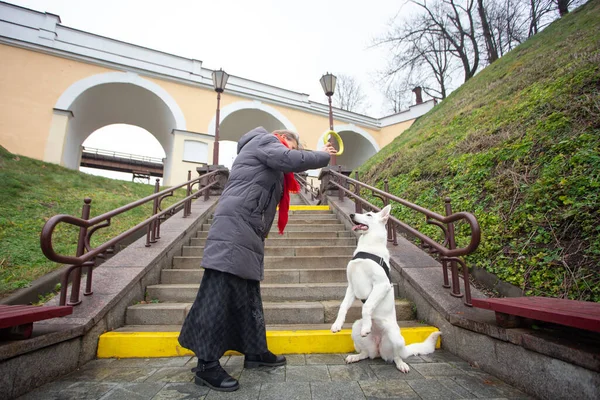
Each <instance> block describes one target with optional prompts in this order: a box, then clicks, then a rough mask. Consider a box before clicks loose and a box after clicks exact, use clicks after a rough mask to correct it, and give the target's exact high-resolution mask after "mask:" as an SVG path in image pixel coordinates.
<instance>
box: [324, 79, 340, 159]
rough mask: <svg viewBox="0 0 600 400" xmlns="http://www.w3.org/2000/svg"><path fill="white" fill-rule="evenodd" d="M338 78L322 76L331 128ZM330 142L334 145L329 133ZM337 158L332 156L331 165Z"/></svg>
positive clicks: (331, 126) (331, 128)
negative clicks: (332, 103) (332, 97)
mask: <svg viewBox="0 0 600 400" xmlns="http://www.w3.org/2000/svg"><path fill="white" fill-rule="evenodd" d="M336 80H337V78H336V76H335V75H333V74H330V73H329V72H328V73H326V74H325V75H323V76H322V77H321V86H322V87H323V92H325V96H327V100H328V101H329V130H331V131H332V130H333V109H332V107H331V96H333V93H334V92H335V82H336ZM329 143H330V144H331V145H332V146H333V143H332V142H331V135H329ZM335 164H336V160H335V156H333V155H332V156H331V165H335Z"/></svg>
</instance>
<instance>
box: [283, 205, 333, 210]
mask: <svg viewBox="0 0 600 400" xmlns="http://www.w3.org/2000/svg"><path fill="white" fill-rule="evenodd" d="M277 209H278V210H279V207H277ZM329 209H330V208H329V206H308V205H307V206H301V205H296V206H290V211H323V210H325V211H326V210H329Z"/></svg>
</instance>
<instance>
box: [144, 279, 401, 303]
mask: <svg viewBox="0 0 600 400" xmlns="http://www.w3.org/2000/svg"><path fill="white" fill-rule="evenodd" d="M199 287H200V284H199V283H197V284H170V285H166V284H165V285H162V284H161V285H151V286H148V287H147V288H146V290H147V293H148V298H149V299H158V300H159V301H161V302H166V303H189V302H192V301H194V299H195V298H196V294H197V292H198V288H199ZM346 287H347V284H346V282H344V283H335V282H331V283H288V284H281V283H266V284H262V285H261V295H262V299H263V301H323V300H337V299H343V298H344V295H345V294H346ZM394 291H395V296H397V294H398V285H397V284H394Z"/></svg>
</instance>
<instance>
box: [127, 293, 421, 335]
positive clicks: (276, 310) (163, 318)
mask: <svg viewBox="0 0 600 400" xmlns="http://www.w3.org/2000/svg"><path fill="white" fill-rule="evenodd" d="M340 304H341V300H326V301H312V302H308V301H288V302H269V301H265V302H264V303H263V309H264V313H265V322H266V324H268V325H271V324H277V325H281V324H290V325H294V326H296V327H297V326H298V324H326V323H327V324H331V323H333V322H334V321H335V319H336V318H337V313H338V311H339V308H340ZM191 307H192V303H191V302H190V303H150V304H136V305H133V306H130V307H128V308H127V314H126V324H127V325H181V324H183V321H184V320H185V317H186V315H187V314H188V312H189V310H190V308H191ZM361 310H362V303H361V302H360V300H356V301H355V302H354V303H353V304H352V307H350V309H349V310H348V314H347V315H346V320H347V321H356V320H357V319H360V318H361V312H362V311H361ZM412 318H414V315H413V311H412V305H411V304H410V302H409V301H407V300H404V299H396V319H397V320H409V319H412ZM327 329H329V328H327Z"/></svg>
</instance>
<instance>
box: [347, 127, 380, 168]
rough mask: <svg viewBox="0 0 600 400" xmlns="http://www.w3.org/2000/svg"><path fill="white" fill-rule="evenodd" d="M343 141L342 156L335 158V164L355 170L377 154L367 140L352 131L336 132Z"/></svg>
mask: <svg viewBox="0 0 600 400" xmlns="http://www.w3.org/2000/svg"><path fill="white" fill-rule="evenodd" d="M338 134H339V135H340V137H341V138H342V140H343V141H344V154H342V155H341V156H338V157H337V164H338V165H343V166H344V167H346V168H347V169H350V170H355V169H356V168H358V167H360V166H361V165H363V164H364V163H365V161H367V160H368V159H369V158H371V157H372V156H374V155H375V153H377V150H376V149H375V147H374V146H373V144H371V143H370V142H369V141H368V140H367V139H365V138H364V137H362V136H361V135H359V134H358V133H356V132H353V131H341V132H338Z"/></svg>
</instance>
